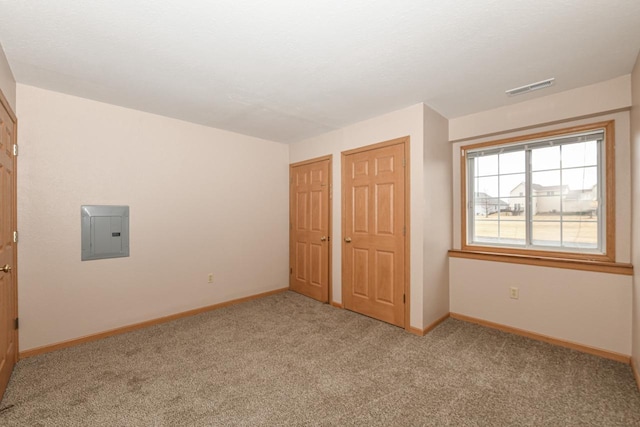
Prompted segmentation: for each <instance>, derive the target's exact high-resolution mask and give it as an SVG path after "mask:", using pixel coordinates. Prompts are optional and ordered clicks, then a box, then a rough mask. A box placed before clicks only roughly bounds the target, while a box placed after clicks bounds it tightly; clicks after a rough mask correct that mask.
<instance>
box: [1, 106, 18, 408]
mask: <svg viewBox="0 0 640 427" xmlns="http://www.w3.org/2000/svg"><path fill="white" fill-rule="evenodd" d="M15 128H16V121H15V117H13V116H12V115H11V114H10V113H9V111H8V110H7V109H6V108H5V105H4V103H0V268H2V267H4V266H7V269H10V270H8V271H0V399H1V398H2V396H3V395H4V391H5V389H6V387H7V383H8V382H9V378H10V377H11V372H12V371H13V366H14V365H15V363H16V361H17V357H18V334H17V331H16V329H15V323H14V322H15V319H16V318H17V292H16V284H17V282H16V250H15V244H14V243H13V231H14V230H15V229H16V228H15V227H16V220H15V213H16V210H15V209H16V208H15V206H16V198H15V197H16V193H15V190H16V181H15V179H16V178H15V159H14V156H13V144H15Z"/></svg>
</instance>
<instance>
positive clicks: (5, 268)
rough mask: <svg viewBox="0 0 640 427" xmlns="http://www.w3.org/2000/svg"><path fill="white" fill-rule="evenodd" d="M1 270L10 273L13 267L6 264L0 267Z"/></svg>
mask: <svg viewBox="0 0 640 427" xmlns="http://www.w3.org/2000/svg"><path fill="white" fill-rule="evenodd" d="M0 271H3V272H5V273H8V272H10V271H11V267H10V266H9V264H5V265H4V267H2V268H0Z"/></svg>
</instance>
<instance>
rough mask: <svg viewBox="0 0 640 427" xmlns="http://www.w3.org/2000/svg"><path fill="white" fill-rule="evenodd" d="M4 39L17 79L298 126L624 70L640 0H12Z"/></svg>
mask: <svg viewBox="0 0 640 427" xmlns="http://www.w3.org/2000/svg"><path fill="white" fill-rule="evenodd" d="M0 44H1V45H2V46H3V48H4V50H5V52H6V55H7V58H8V60H9V64H10V66H11V69H12V71H13V73H14V76H15V78H16V80H17V81H18V82H19V83H25V84H28V85H34V86H38V87H42V88H46V89H51V90H55V91H59V92H64V93H69V94H72V95H77V96H81V97H85V98H91V99H96V100H100V101H105V102H109V103H112V104H117V105H122V106H126V107H131V108H135V109H139V110H143V111H149V112H152V113H157V114H161V115H165V116H170V117H176V118H179V119H184V120H188V121H191V122H195V123H201V124H204V125H208V126H213V127H217V128H222V129H228V130H232V131H236V132H240V133H243V134H247V135H253V136H258V137H262V138H266V139H271V140H275V141H281V142H294V141H298V140H301V139H303V138H306V137H310V136H314V135H318V134H321V133H324V132H327V131H330V130H332V129H336V128H340V127H343V126H345V125H348V124H350V123H354V122H357V121H359V120H363V119H366V118H370V117H373V116H376V115H379V114H382V113H386V112H389V111H393V110H396V109H399V108H402V107H406V106H409V105H412V104H416V103H418V102H424V103H426V104H427V105H429V106H430V107H432V108H433V109H435V110H436V111H438V112H440V113H441V114H442V115H444V116H446V117H448V118H453V117H458V116H462V115H466V114H470V113H474V112H477V111H482V110H486V109H489V108H495V107H499V106H502V105H506V104H510V103H515V102H520V101H524V100H527V99H531V98H532V97H536V96H542V95H548V94H551V93H554V92H559V91H564V90H568V89H572V88H575V87H579V86H584V85H587V84H591V83H595V82H599V81H603V80H607V79H610V78H613V77H617V76H621V75H624V74H628V73H630V72H631V70H632V67H633V64H634V62H635V59H636V57H637V55H638V51H639V49H640V1H639V0H608V1H604V0H531V1H522V0H485V1H481V0H449V1H447V0H395V1H394V0H388V1H385V0H322V1H313V2H311V1H304V0H182V1H178V0H135V1H132V0H96V1H81V0H56V1H46V0H20V1H16V0H0ZM549 77H555V78H556V84H555V85H554V86H552V87H551V88H549V89H545V90H541V91H538V92H535V93H531V94H527V95H521V96H517V97H507V96H506V95H505V94H504V91H505V90H506V89H510V88H513V87H516V86H521V85H524V84H527V83H531V82H536V81H539V80H543V79H546V78H549Z"/></svg>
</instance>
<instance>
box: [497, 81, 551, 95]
mask: <svg viewBox="0 0 640 427" xmlns="http://www.w3.org/2000/svg"><path fill="white" fill-rule="evenodd" d="M554 80H555V78H550V79H547V80H542V81H541V82H536V83H530V84H528V85H524V86H520V87H517V88H514V89H509V90H507V91H505V93H506V94H507V95H509V96H516V95H522V94H523V93H527V92H532V91H534V90H539V89H544V88H545V87H549V86H551V85H552V84H553V82H554Z"/></svg>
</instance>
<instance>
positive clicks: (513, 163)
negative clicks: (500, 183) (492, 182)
mask: <svg viewBox="0 0 640 427" xmlns="http://www.w3.org/2000/svg"><path fill="white" fill-rule="evenodd" d="M524 170H525V163H524V151H516V152H513V153H505V154H500V174H505V173H524Z"/></svg>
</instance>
